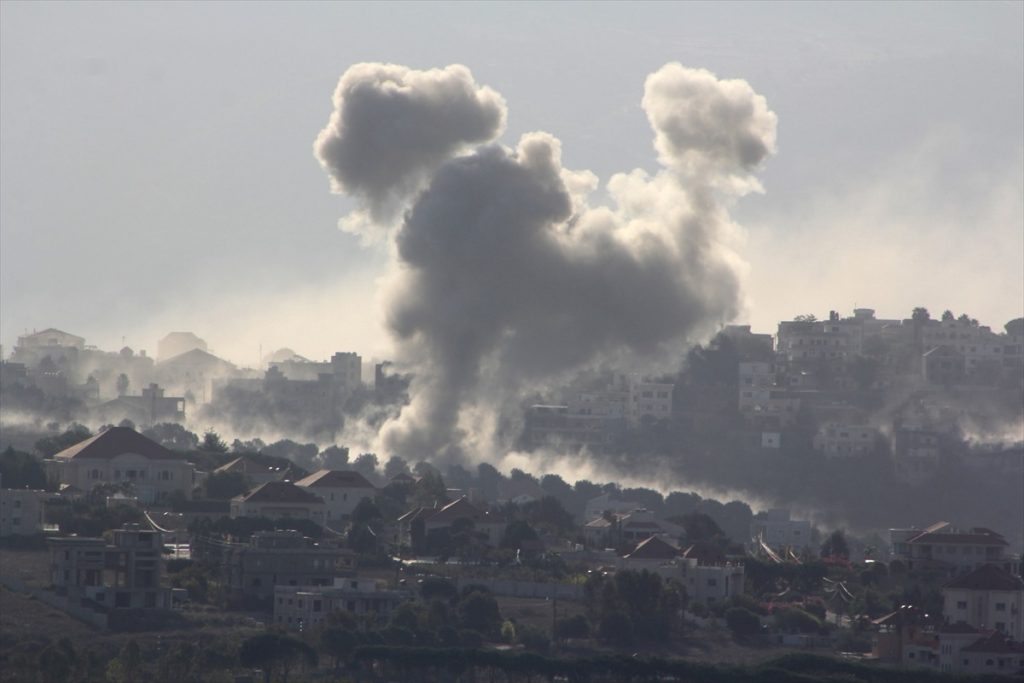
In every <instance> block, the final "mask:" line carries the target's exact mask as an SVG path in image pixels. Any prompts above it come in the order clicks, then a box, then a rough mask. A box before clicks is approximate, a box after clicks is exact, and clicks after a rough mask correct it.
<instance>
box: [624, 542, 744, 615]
mask: <svg viewBox="0 0 1024 683" xmlns="http://www.w3.org/2000/svg"><path fill="white" fill-rule="evenodd" d="M698 555H699V554H698V553H695V552H694V549H693V548H690V549H687V550H685V551H684V550H681V549H680V548H678V547H676V546H675V545H674V544H672V543H671V542H669V541H667V540H666V539H664V538H662V537H660V536H652V537H650V538H648V539H646V540H644V541H641V542H640V543H639V544H637V546H636V548H635V549H634V550H633V551H632V552H631V553H629V554H628V555H625V556H624V557H621V558H619V561H618V563H617V567H618V569H621V570H632V571H643V570H647V571H649V572H651V573H654V574H658V575H659V576H661V577H662V578H664V579H676V580H678V581H680V582H682V584H683V585H684V586H686V593H687V595H688V596H689V598H690V600H691V601H693V602H700V603H704V604H706V605H710V604H713V603H721V602H723V601H725V600H728V599H729V598H731V597H732V596H734V595H742V594H743V591H744V585H743V580H744V576H743V565H741V564H736V563H732V562H726V561H724V560H722V559H721V558H719V559H718V560H717V561H715V560H712V559H711V558H702V557H699V556H698Z"/></svg>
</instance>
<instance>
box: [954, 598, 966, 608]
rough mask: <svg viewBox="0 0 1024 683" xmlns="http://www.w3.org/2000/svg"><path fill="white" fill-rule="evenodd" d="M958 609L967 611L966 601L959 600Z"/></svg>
mask: <svg viewBox="0 0 1024 683" xmlns="http://www.w3.org/2000/svg"><path fill="white" fill-rule="evenodd" d="M956 608H957V609H967V601H966V600H957V602H956Z"/></svg>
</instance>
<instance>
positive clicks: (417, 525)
mask: <svg viewBox="0 0 1024 683" xmlns="http://www.w3.org/2000/svg"><path fill="white" fill-rule="evenodd" d="M396 521H397V523H398V536H397V541H398V545H399V546H404V547H410V548H414V549H419V548H422V547H423V542H424V540H425V539H426V537H427V536H428V535H429V534H430V532H432V531H436V530H439V529H449V528H451V527H452V526H455V525H457V524H459V523H464V524H470V525H471V526H472V527H473V529H474V530H475V531H476V532H478V533H480V534H481V535H482V537H483V541H484V542H485V543H486V544H487V545H489V546H491V547H496V546H498V545H499V544H500V543H501V539H502V537H503V536H504V535H505V528H506V527H507V526H508V524H507V522H506V521H505V519H504V518H503V517H501V516H500V515H498V514H496V513H493V512H489V511H485V510H482V509H480V508H478V507H477V506H475V505H473V504H472V503H470V502H469V499H468V498H466V497H465V496H463V497H461V498H458V499H456V500H454V501H452V502H451V503H448V504H446V505H444V506H442V507H436V508H425V507H420V508H413V509H412V510H409V511H408V512H406V513H405V514H404V515H402V516H401V517H399V518H398V520H396Z"/></svg>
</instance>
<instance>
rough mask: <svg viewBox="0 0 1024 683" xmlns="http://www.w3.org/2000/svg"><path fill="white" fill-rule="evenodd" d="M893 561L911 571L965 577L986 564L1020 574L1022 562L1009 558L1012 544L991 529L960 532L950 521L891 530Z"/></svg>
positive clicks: (979, 528)
mask: <svg viewBox="0 0 1024 683" xmlns="http://www.w3.org/2000/svg"><path fill="white" fill-rule="evenodd" d="M889 538H890V541H891V543H892V554H893V559H898V560H901V561H903V562H906V564H907V567H908V568H909V569H918V568H926V567H931V568H938V569H945V570H947V571H948V572H949V573H950V574H962V573H964V572H967V571H971V570H972V569H977V568H979V567H981V566H983V565H986V564H994V565H999V566H1001V567H1003V568H1004V569H1005V570H1006V571H1009V572H1012V573H1019V572H1020V561H1019V560H1017V559H1015V558H1011V557H1009V556H1007V555H1006V549H1007V548H1008V547H1009V544H1008V543H1007V542H1006V539H1005V538H1003V537H1002V535H1000V534H997V533H996V532H994V531H992V530H991V529H985V528H981V527H978V528H974V529H968V530H967V531H959V530H958V529H956V528H954V527H953V525H952V524H950V523H949V522H938V523H936V524H933V525H932V526H930V527H928V528H927V529H923V530H922V529H890V530H889Z"/></svg>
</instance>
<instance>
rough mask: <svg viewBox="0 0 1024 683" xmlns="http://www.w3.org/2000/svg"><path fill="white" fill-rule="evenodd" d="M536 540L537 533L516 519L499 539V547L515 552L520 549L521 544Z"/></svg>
mask: <svg viewBox="0 0 1024 683" xmlns="http://www.w3.org/2000/svg"><path fill="white" fill-rule="evenodd" d="M536 540H537V532H536V531H534V530H533V527H531V526H530V525H529V524H527V523H526V522H525V521H523V520H521V519H517V520H515V521H513V522H512V523H511V524H509V525H508V526H507V527H506V528H505V535H504V536H502V538H501V547H502V548H508V549H510V550H516V549H518V548H520V547H522V545H523V543H525V542H529V541H536Z"/></svg>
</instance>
